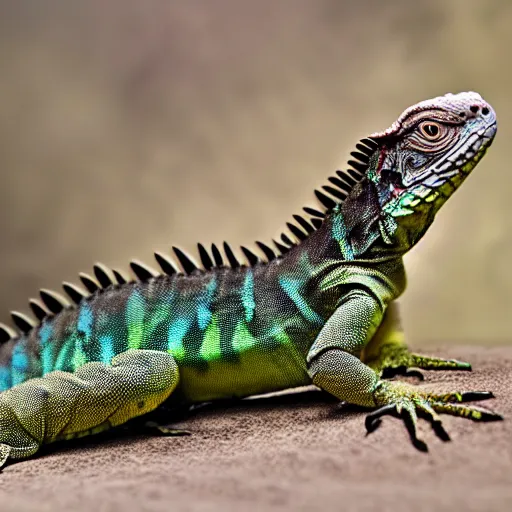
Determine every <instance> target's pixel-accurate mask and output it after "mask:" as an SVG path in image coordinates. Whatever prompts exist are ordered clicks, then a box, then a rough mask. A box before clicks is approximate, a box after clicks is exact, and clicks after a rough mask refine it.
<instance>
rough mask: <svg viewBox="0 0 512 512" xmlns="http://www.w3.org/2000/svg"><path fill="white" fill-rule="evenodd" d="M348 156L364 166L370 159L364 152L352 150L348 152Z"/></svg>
mask: <svg viewBox="0 0 512 512" xmlns="http://www.w3.org/2000/svg"><path fill="white" fill-rule="evenodd" d="M350 156H352V157H353V158H355V159H356V160H358V161H359V162H361V163H363V164H365V165H366V166H367V165H368V162H369V161H370V157H369V156H368V155H367V154H365V153H361V152H360V151H352V152H351V153H350Z"/></svg>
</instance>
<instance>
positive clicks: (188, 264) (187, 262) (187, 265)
mask: <svg viewBox="0 0 512 512" xmlns="http://www.w3.org/2000/svg"><path fill="white" fill-rule="evenodd" d="M172 250H173V251H174V254H176V257H177V258H178V261H179V262H180V265H181V268H182V269H183V272H185V274H192V272H194V271H195V270H198V268H197V265H196V264H195V263H194V262H193V261H192V259H191V258H190V257H189V256H188V255H186V254H185V253H184V252H183V251H182V250H181V249H180V248H179V247H173V248H172Z"/></svg>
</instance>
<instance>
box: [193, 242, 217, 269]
mask: <svg viewBox="0 0 512 512" xmlns="http://www.w3.org/2000/svg"><path fill="white" fill-rule="evenodd" d="M197 250H198V252H199V258H200V260H201V263H202V264H203V267H204V268H205V270H211V269H212V268H213V267H214V264H213V260H212V259H211V257H210V255H209V254H208V251H207V250H206V249H205V247H204V245H203V244H197Z"/></svg>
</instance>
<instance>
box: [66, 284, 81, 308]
mask: <svg viewBox="0 0 512 512" xmlns="http://www.w3.org/2000/svg"><path fill="white" fill-rule="evenodd" d="M62 288H63V289H64V291H65V292H66V294H67V295H68V297H69V298H70V299H71V300H72V301H73V302H74V303H75V304H80V302H81V301H82V300H83V299H84V298H85V293H83V292H82V290H80V288H78V287H77V286H75V285H74V284H72V283H68V282H64V283H62Z"/></svg>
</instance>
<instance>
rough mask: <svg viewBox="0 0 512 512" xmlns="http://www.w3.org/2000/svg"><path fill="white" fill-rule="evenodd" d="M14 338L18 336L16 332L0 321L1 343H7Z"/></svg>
mask: <svg viewBox="0 0 512 512" xmlns="http://www.w3.org/2000/svg"><path fill="white" fill-rule="evenodd" d="M13 338H16V333H15V332H14V331H13V330H12V329H11V328H10V327H9V326H8V325H5V324H2V323H0V344H2V343H7V342H8V341H10V340H12V339H13Z"/></svg>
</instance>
